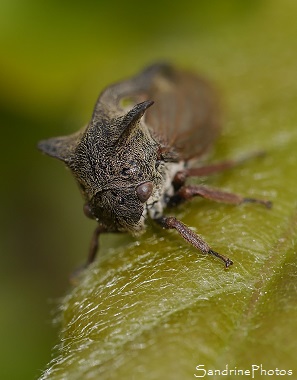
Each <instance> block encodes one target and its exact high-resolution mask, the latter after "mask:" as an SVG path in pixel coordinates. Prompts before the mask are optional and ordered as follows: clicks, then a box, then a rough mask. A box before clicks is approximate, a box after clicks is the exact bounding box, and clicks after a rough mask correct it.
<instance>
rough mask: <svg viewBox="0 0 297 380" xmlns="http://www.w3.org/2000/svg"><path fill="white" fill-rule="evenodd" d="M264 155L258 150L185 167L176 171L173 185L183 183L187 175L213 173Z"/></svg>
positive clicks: (195, 175) (200, 175) (199, 175)
mask: <svg viewBox="0 0 297 380" xmlns="http://www.w3.org/2000/svg"><path fill="white" fill-rule="evenodd" d="M264 155H265V153H264V152H262V151H259V152H255V153H252V154H250V155H247V156H244V157H242V158H239V159H237V160H226V161H221V162H217V163H214V164H209V165H205V166H200V167H197V168H187V169H184V170H181V171H179V172H177V173H176V175H175V177H174V179H173V185H174V186H175V188H179V187H181V186H182V185H183V184H184V183H185V181H186V179H187V178H188V177H203V176H208V175H211V174H215V173H220V172H222V171H224V170H227V169H232V168H233V167H235V166H237V165H241V164H243V163H244V162H246V161H248V160H250V159H252V158H256V157H262V156H264Z"/></svg>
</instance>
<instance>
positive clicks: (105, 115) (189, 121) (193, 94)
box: [39, 64, 270, 267]
mask: <svg viewBox="0 0 297 380" xmlns="http://www.w3.org/2000/svg"><path fill="white" fill-rule="evenodd" d="M219 124H220V123H219V119H218V105H217V97H216V94H215V91H214V90H213V88H212V87H211V86H210V85H209V84H208V83H207V81H205V80H204V79H202V78H200V77H197V76H195V75H193V74H190V73H188V72H184V71H179V70H176V69H174V68H173V67H171V66H170V65H167V64H155V65H152V66H150V67H148V68H147V69H145V70H144V71H143V72H141V73H140V74H139V75H136V76H134V77H132V78H131V79H128V80H126V81H123V82H120V83H117V84H114V85H112V86H110V87H108V88H107V89H105V90H104V91H103V92H102V94H101V95H100V97H99V99H98V101H97V104H96V106H95V110H94V113H93V116H92V119H91V121H90V123H89V125H88V126H87V127H86V128H84V129H82V130H80V131H78V132H77V133H74V134H72V135H70V136H65V137H57V138H51V139H49V140H45V141H41V142H40V143H39V148H40V149H41V150H42V151H43V152H45V153H47V154H48V155H50V156H52V157H55V158H58V159H60V160H62V161H63V162H64V163H65V164H66V165H67V166H68V167H69V168H70V169H71V171H72V173H73V175H74V177H75V178H76V180H77V182H78V184H79V187H80V189H81V192H82V195H83V197H84V199H85V205H84V212H85V214H86V215H87V216H88V217H91V218H93V219H95V220H96V221H97V222H98V226H97V228H96V230H95V232H94V235H93V238H92V242H91V247H90V253H89V257H88V261H87V264H89V263H91V262H92V261H93V260H94V258H95V256H96V252H97V250H98V238H99V235H100V234H101V233H106V232H131V233H132V234H137V233H138V232H140V231H142V230H143V229H144V228H145V221H146V219H147V218H148V217H150V218H151V219H153V220H155V221H156V222H157V223H158V224H160V225H161V226H162V227H164V228H168V229H175V230H177V232H178V233H179V234H180V235H181V236H182V237H183V238H184V239H185V240H187V241H188V242H189V243H190V244H192V245H193V246H194V247H196V248H198V249H199V250H200V251H202V252H203V253H205V254H207V253H209V254H211V255H214V256H216V257H218V258H220V259H221V260H222V261H223V262H224V263H225V266H226V267H229V266H230V265H231V264H232V261H231V260H230V259H229V258H227V257H225V256H223V255H221V254H219V253H217V252H215V251H214V250H212V248H211V247H210V246H209V245H208V244H207V243H206V242H205V241H204V240H203V239H202V238H201V237H200V236H199V235H197V234H195V233H194V232H193V231H192V230H191V229H190V228H188V227H187V226H186V225H184V224H183V223H182V222H180V221H179V220H177V219H176V218H175V217H172V216H165V215H164V209H165V208H166V207H167V206H173V205H177V204H179V203H181V202H183V201H185V200H188V199H191V198H193V197H194V196H201V197H203V198H208V199H211V200H214V201H219V202H226V203H232V204H235V205H238V204H241V203H243V202H257V203H262V204H264V205H265V206H266V207H270V202H269V201H266V200H258V199H251V198H244V197H241V196H239V195H236V194H231V193H227V192H224V191H220V190H215V189H211V188H208V187H205V186H204V185H186V184H185V182H186V179H187V178H188V177H191V176H204V175H208V174H211V173H215V172H219V171H221V170H224V169H226V168H230V167H232V166H234V165H235V162H234V161H225V162H221V163H217V164H213V165H208V166H200V167H199V166H194V165H195V164H197V160H199V158H201V156H202V155H203V154H204V153H206V151H207V150H208V149H209V148H210V146H211V145H212V143H213V141H214V139H215V138H216V137H217V135H218V133H219V130H220V125H219Z"/></svg>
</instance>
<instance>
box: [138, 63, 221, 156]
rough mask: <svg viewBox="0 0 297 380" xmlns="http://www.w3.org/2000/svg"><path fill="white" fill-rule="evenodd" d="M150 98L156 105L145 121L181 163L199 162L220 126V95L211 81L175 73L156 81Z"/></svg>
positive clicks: (171, 71) (158, 78)
mask: <svg viewBox="0 0 297 380" xmlns="http://www.w3.org/2000/svg"><path fill="white" fill-rule="evenodd" d="M149 98H150V99H152V100H154V102H155V104H154V106H153V107H151V108H150V109H149V110H148V111H147V113H146V116H145V117H146V119H145V120H146V122H147V124H148V125H149V126H150V127H151V128H152V130H153V131H154V133H155V134H158V135H160V136H161V138H162V139H163V141H164V142H165V145H167V146H169V147H173V148H174V150H175V151H176V152H177V153H178V155H179V159H185V160H188V159H191V158H195V157H196V158H197V157H199V156H201V155H202V154H203V153H205V152H206V151H207V150H208V149H209V148H210V146H211V145H212V143H213V141H214V139H215V138H216V137H217V135H218V133H219V129H220V123H219V107H218V99H217V95H216V93H215V91H214V89H213V88H212V87H211V86H210V85H209V84H208V83H207V81H205V80H204V79H202V78H200V77H197V76H194V75H192V74H190V73H187V72H182V71H175V70H173V69H171V70H170V71H167V73H166V72H164V73H163V74H162V75H159V76H157V77H156V78H155V80H154V85H153V86H152V88H151V90H150V92H149Z"/></svg>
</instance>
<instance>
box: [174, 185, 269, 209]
mask: <svg viewBox="0 0 297 380" xmlns="http://www.w3.org/2000/svg"><path fill="white" fill-rule="evenodd" d="M196 196H200V197H202V198H206V199H210V200H212V201H216V202H222V203H229V204H233V205H240V204H242V203H259V204H262V205H264V206H265V207H267V208H271V206H272V203H271V202H270V201H267V200H264V199H256V198H245V197H242V196H241V195H238V194H233V193H229V192H226V191H221V190H217V189H211V188H208V187H206V186H203V185H189V186H182V187H181V188H180V189H179V190H178V191H177V192H176V193H175V194H174V195H173V196H172V197H171V198H170V200H169V206H175V205H177V204H179V203H181V202H183V201H185V200H188V199H191V198H193V197H196Z"/></svg>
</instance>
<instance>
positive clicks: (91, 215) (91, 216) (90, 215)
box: [83, 203, 94, 219]
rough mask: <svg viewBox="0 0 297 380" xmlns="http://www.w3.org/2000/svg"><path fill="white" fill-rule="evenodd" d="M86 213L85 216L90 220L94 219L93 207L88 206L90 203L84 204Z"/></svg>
mask: <svg viewBox="0 0 297 380" xmlns="http://www.w3.org/2000/svg"><path fill="white" fill-rule="evenodd" d="M83 210H84V213H85V216H86V217H88V218H90V219H94V215H93V213H92V209H91V206H90V205H89V204H88V203H85V204H84V208H83Z"/></svg>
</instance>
